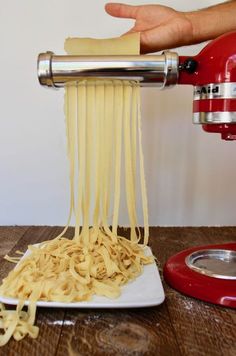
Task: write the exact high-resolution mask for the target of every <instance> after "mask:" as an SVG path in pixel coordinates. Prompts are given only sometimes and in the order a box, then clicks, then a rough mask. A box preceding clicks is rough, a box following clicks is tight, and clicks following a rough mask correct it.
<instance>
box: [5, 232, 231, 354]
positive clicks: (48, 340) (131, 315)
mask: <svg viewBox="0 0 236 356" xmlns="http://www.w3.org/2000/svg"><path fill="white" fill-rule="evenodd" d="M59 232H61V228H58V227H47V226H40V227H27V226H26V227H0V243H1V249H0V264H1V266H0V267H1V268H0V277H1V279H2V278H3V277H5V276H6V275H7V273H8V272H9V271H10V270H11V269H12V267H13V266H12V264H11V263H9V262H7V261H5V260H4V259H3V256H4V255H5V254H7V253H8V254H9V255H14V252H15V251H16V250H21V251H25V250H26V249H27V246H28V245H29V244H33V243H37V242H40V241H43V240H48V239H52V238H54V237H55V236H57V235H58V233H59ZM71 232H72V231H71ZM123 232H124V231H123ZM126 233H127V232H126V231H125V232H124V233H123V235H125V234H126ZM150 235H151V237H150V245H151V247H152V250H153V252H154V254H155V255H156V257H157V259H158V265H159V269H160V272H161V274H162V267H163V265H164V263H165V261H166V260H167V259H168V257H170V256H172V255H174V254H175V253H177V252H179V251H182V250H184V249H186V248H189V247H194V246H201V245H206V244H215V243H224V242H233V241H234V242H235V241H236V228H234V227H220V228H217V227H214V228H212V227H210V228H208V227H200V228H191V227H186V228H185V227H183V228H176V227H175V228H157V227H153V228H151V229H150ZM163 285H164V289H165V294H166V300H165V302H164V303H163V304H162V305H160V306H158V307H153V308H143V309H121V310H113V309H110V310H107V309H106V310H101V309H87V310H78V309H70V310H64V309H43V308H38V311H37V325H38V326H39V327H40V332H39V337H38V338H37V339H36V340H33V339H31V338H29V337H26V338H25V339H24V340H22V341H20V342H16V341H14V340H11V341H10V342H9V343H8V345H6V346H4V347H2V348H0V355H1V356H5V355H7V356H8V355H9V356H26V355H32V356H34V355H37V356H38V355H39V356H41V355H42V356H47V355H50V356H51V355H58V356H67V355H70V356H71V355H98V356H99V355H108V356H109V355H117V356H118V355H127V356H129V355H132V356H138V355H147V356H149V355H150V356H152V355H155V356H156V355H166V356H171V355H175V356H177V355H186V356H187V355H194V356H195V355H196V356H201V355H202V356H208V355H212V356H218V355H225V356H235V355H236V311H235V310H233V309H229V308H223V307H220V306H215V305H212V304H209V303H205V302H201V301H198V300H196V299H193V298H189V297H185V296H183V295H181V294H180V293H178V292H177V291H175V290H173V289H171V288H170V287H169V286H168V285H166V283H165V282H164V281H163Z"/></svg>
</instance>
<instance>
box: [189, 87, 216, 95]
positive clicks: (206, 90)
mask: <svg viewBox="0 0 236 356" xmlns="http://www.w3.org/2000/svg"><path fill="white" fill-rule="evenodd" d="M219 92H220V88H219V86H214V87H211V86H204V87H195V88H194V95H202V94H219Z"/></svg>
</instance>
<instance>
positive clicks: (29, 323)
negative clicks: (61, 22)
mask: <svg viewBox="0 0 236 356" xmlns="http://www.w3.org/2000/svg"><path fill="white" fill-rule="evenodd" d="M116 41H117V40H116ZM122 41H123V42H122ZM126 41H128V44H129V45H130V44H133V48H134V49H132V48H131V49H130V51H131V52H137V43H138V44H139V37H138V35H137V34H135V35H131V36H127V39H121V40H119V43H123V44H124V43H125V42H126ZM82 42H83V46H82V48H83V52H84V53H85V52H86V51H87V49H86V48H85V47H86V46H85V44H86V43H84V41H82ZM85 42H86V41H85ZM79 43H80V42H79ZM93 43H94V42H93ZM96 43H97V41H96ZM100 44H101V42H100ZM120 46H121V45H120ZM65 47H66V49H67V52H69V54H72V53H74V52H75V50H76V48H80V45H79V44H78V41H77V40H76V41H75V40H71V39H69V40H68V41H67V42H66V46H65ZM95 47H96V46H95V44H93V45H92V48H93V51H94V50H95ZM102 47H104V42H102ZM105 47H106V48H107V46H106V44H105ZM113 47H114V46H113ZM121 47H122V46H121ZM124 47H125V48H126V50H127V44H126V45H125V46H124ZM96 48H97V47H96ZM97 51H98V52H99V49H98V50H97ZM110 51H112V52H113V53H114V48H110ZM119 51H121V50H120V49H119ZM100 52H101V51H100ZM76 53H77V52H76ZM122 53H123V52H122ZM77 54H78V53H77ZM79 54H81V53H79ZM131 54H137V53H131ZM139 91H140V88H139V85H138V84H137V83H136V82H132V81H124V80H110V79H107V80H104V81H101V80H95V79H83V80H80V81H78V82H73V83H69V84H68V85H67V86H66V88H65V116H66V127H67V142H68V156H69V163H70V190H71V198H70V213H69V219H68V223H67V225H66V227H65V228H64V230H63V232H62V233H61V234H60V235H59V236H57V237H56V238H55V239H53V240H51V241H45V242H43V243H41V244H40V245H38V246H34V245H32V246H29V248H28V249H29V251H30V254H29V255H28V256H27V257H25V258H24V259H23V260H21V261H20V263H19V264H18V265H17V266H16V267H15V269H13V270H12V271H11V272H10V273H9V274H8V276H7V277H6V278H5V279H4V280H3V283H2V285H1V287H0V293H1V295H4V296H6V297H12V298H17V299H18V300H19V303H18V305H17V309H16V310H11V311H10V310H6V309H5V307H4V305H3V304H0V329H1V330H3V334H1V335H0V345H1V346H2V345H4V344H6V343H7V342H8V340H9V339H10V337H11V336H13V337H14V338H15V340H20V339H22V338H23V337H24V336H26V335H29V336H31V337H33V338H35V337H37V335H38V327H37V326H35V325H34V323H35V314H36V301H37V300H41V301H47V302H50V301H51V302H65V303H71V302H80V301H88V300H90V299H91V298H92V297H93V295H101V296H105V297H108V298H117V297H119V295H120V293H121V287H122V286H123V285H124V284H125V283H128V282H129V281H131V280H133V279H134V278H136V277H137V276H138V275H140V273H142V269H143V265H145V264H147V263H151V262H153V257H152V256H146V255H145V250H144V249H145V246H146V244H147V243H148V211H147V198H146V188H145V179H144V163H143V154H142V146H141V123H140V92H139ZM137 158H139V159H137ZM136 171H139V179H138V180H137V179H136V176H137V174H136ZM122 173H124V175H122ZM122 179H123V180H124V182H125V190H126V205H127V213H128V216H129V222H130V239H126V238H123V237H121V236H119V235H118V221H119V211H120V201H121V181H122ZM137 186H139V190H140V191H141V200H142V210H143V219H144V236H141V233H140V231H139V229H138V227H137V220H138V219H137V211H136V205H137V202H136V200H137V189H138V188H137ZM73 214H74V216H75V230H74V236H73V238H72V239H69V238H67V237H66V231H67V229H68V226H69V224H70V221H71V217H72V215H73ZM91 216H92V219H91ZM109 216H111V217H112V223H111V226H110V222H109ZM91 220H92V221H91ZM81 226H82V227H81ZM7 259H8V260H9V261H11V262H17V261H18V258H17V257H16V258H10V257H9V256H8V257H7ZM26 300H29V307H28V311H23V306H24V302H25V301H26Z"/></svg>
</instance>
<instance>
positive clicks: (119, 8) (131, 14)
mask: <svg viewBox="0 0 236 356" xmlns="http://www.w3.org/2000/svg"><path fill="white" fill-rule="evenodd" d="M138 8H139V6H132V5H126V4H119V3H108V4H106V5H105V10H106V12H107V13H108V14H109V15H111V16H114V17H123V18H128V19H136V16H137V11H138Z"/></svg>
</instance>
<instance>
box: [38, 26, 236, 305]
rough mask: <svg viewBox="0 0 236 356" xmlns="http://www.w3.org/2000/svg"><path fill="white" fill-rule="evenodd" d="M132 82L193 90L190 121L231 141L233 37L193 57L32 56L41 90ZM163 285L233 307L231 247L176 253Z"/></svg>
mask: <svg viewBox="0 0 236 356" xmlns="http://www.w3.org/2000/svg"><path fill="white" fill-rule="evenodd" d="M85 77H86V78H87V77H90V78H97V79H99V78H100V79H105V78H111V79H125V80H137V81H139V83H140V85H141V86H157V87H161V88H165V87H171V86H173V85H175V84H180V85H182V84H190V85H193V86H194V98H193V122H194V123H195V124H201V125H202V127H203V130H204V131H206V132H212V133H214V132H215V133H220V134H221V138H222V139H224V140H236V32H232V33H227V34H225V35H223V36H221V37H219V38H217V39H215V40H213V41H212V42H210V43H209V44H208V45H207V46H206V47H205V48H204V49H203V50H202V51H201V52H200V53H199V54H198V55H197V56H195V57H189V56H178V54H177V53H175V52H169V51H165V52H163V53H162V54H161V55H140V56H65V55H63V56H57V55H54V53H52V52H46V53H41V54H40V55H39V57H38V78H39V82H40V84H41V85H43V86H48V87H56V88H57V87H63V86H64V85H65V83H67V82H70V81H76V80H78V79H82V78H85ZM164 277H165V279H166V280H167V282H168V283H169V284H170V285H171V286H173V287H174V288H176V289H177V290H179V291H180V292H182V293H184V294H187V295H190V296H193V297H196V298H199V299H202V300H205V301H209V302H212V303H216V304H221V305H224V306H228V307H234V308H236V243H231V244H224V245H215V246H205V247H201V248H199V247H198V248H193V249H189V250H186V251H182V252H181V253H179V254H177V255H176V256H173V257H171V258H170V259H169V260H168V261H167V263H166V265H165V267H164Z"/></svg>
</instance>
